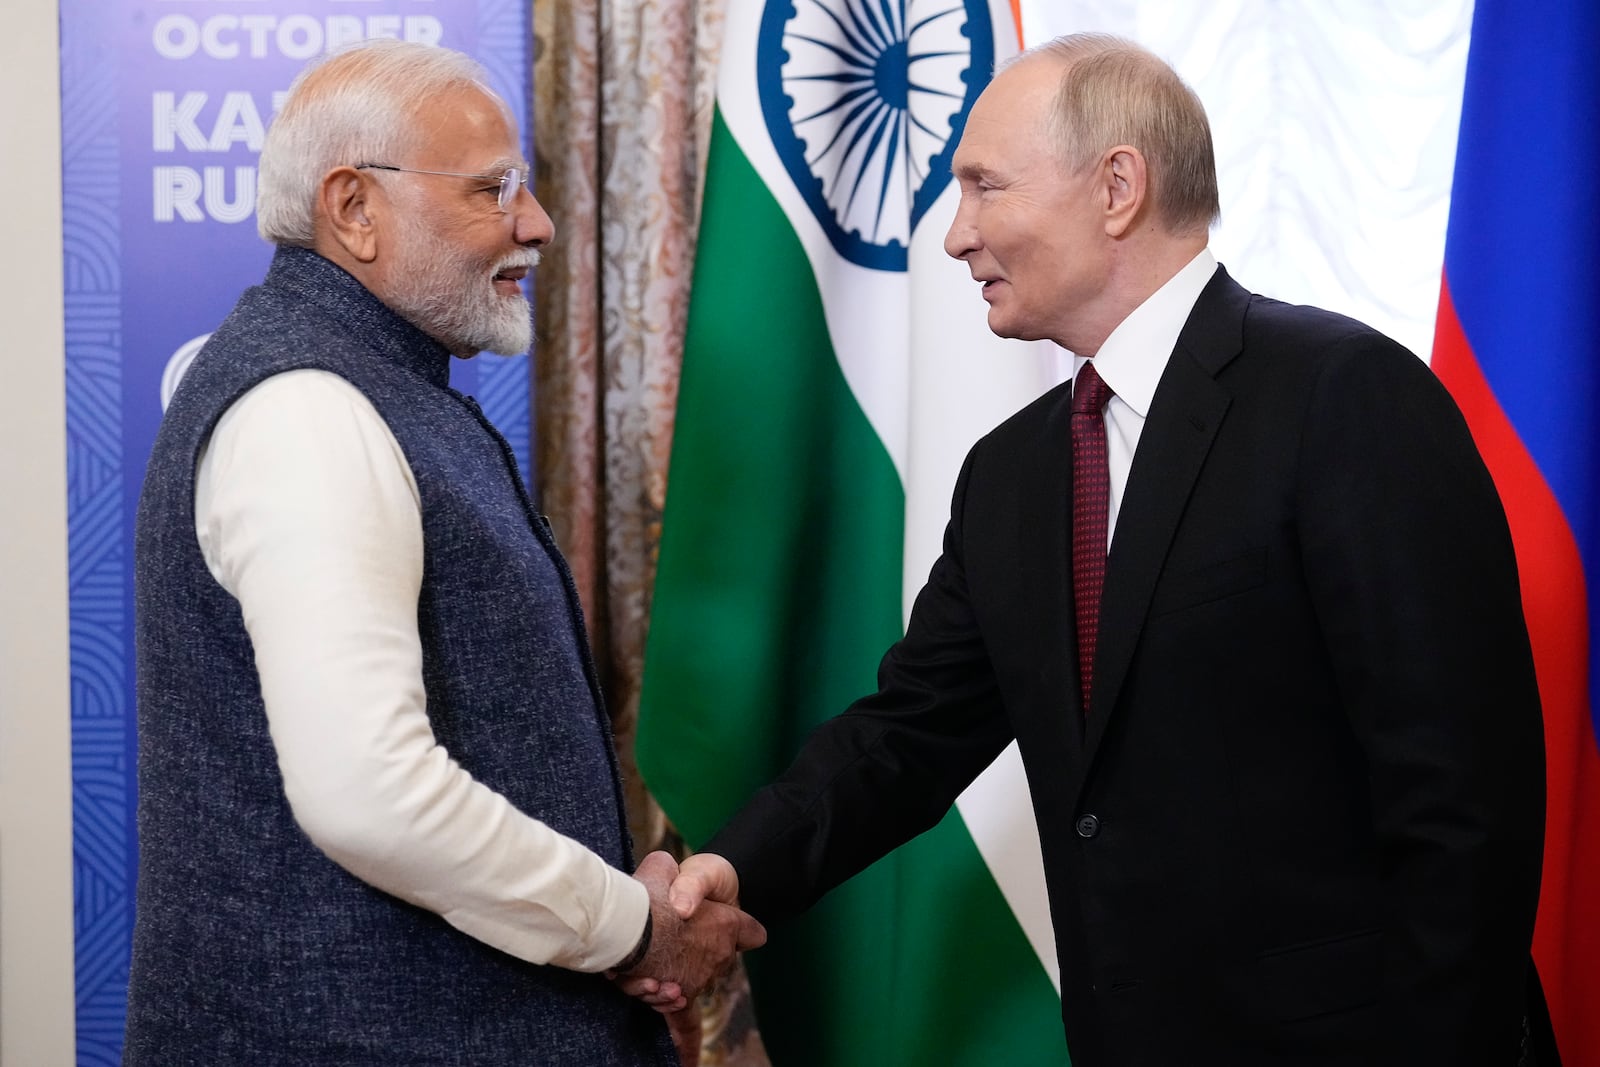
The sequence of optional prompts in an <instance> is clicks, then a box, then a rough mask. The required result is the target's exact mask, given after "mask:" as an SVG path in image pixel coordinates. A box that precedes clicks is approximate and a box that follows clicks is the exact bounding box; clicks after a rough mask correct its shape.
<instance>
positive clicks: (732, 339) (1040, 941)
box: [638, 0, 1067, 1067]
mask: <svg viewBox="0 0 1600 1067" xmlns="http://www.w3.org/2000/svg"><path fill="white" fill-rule="evenodd" d="M725 32H726V37H725V40H724V44H723V49H722V57H723V58H722V65H721V70H720V74H719V81H718V87H717V109H716V115H715V119H714V128H713V133H712V142H711V150H710V159H709V162H708V165H707V167H708V170H707V178H706V186H705V203H704V210H703V214H702V219H701V228H700V242H699V251H698V255H697V259H696V264H695V275H694V294H693V301H692V308H691V313H690V321H689V332H688V338H687V342H686V347H685V352H684V364H683V377H682V381H681V385H680V393H679V399H678V417H677V428H676V432H675V437H674V441H673V452H672V462H671V470H670V482H669V487H668V493H667V508H666V515H665V518H664V523H663V538H662V547H661V560H660V567H659V571H658V574H657V579H656V587H655V599H654V605H653V611H652V617H651V629H650V638H649V644H648V650H647V657H646V669H645V689H644V696H643V702H642V709H641V713H640V726H639V738H638V757H639V763H640V766H641V768H642V770H643V773H644V776H645V779H646V781H647V783H648V784H649V786H650V788H651V789H652V791H653V792H654V794H655V796H656V797H657V798H658V799H659V800H660V802H661V804H662V806H663V807H664V808H665V810H666V812H667V814H668V816H669V817H670V818H671V819H672V821H673V822H674V824H675V825H676V826H677V827H678V828H679V829H680V831H681V832H682V833H683V834H684V836H685V838H686V839H687V840H688V842H689V843H690V844H691V845H695V844H698V843H700V842H702V841H704V840H705V839H706V838H707V837H708V836H710V834H711V833H712V831H714V830H715V829H716V828H717V827H718V826H719V825H720V824H721V823H722V821H723V820H724V819H726V818H727V816H728V815H730V814H731V813H732V812H733V811H734V810H736V809H737V808H738V807H739V806H740V805H741V804H742V803H743V802H744V801H745V800H746V798H748V797H749V795H750V794H751V793H752V792H754V791H755V789H756V788H757V787H759V786H761V785H763V784H765V783H766V782H767V781H768V780H769V779H770V778H772V777H773V776H774V775H776V774H777V773H778V772H779V771H780V770H782V769H783V767H784V766H786V765H787V764H788V762H789V760H790V759H791V758H792V757H793V756H794V754H795V752H796V751H797V750H798V749H799V747H800V745H801V743H802V741H803V739H804V738H805V736H806V735H807V733H808V732H809V731H810V729H811V728H812V727H814V726H815V725H816V724H817V723H819V722H821V721H822V720H824V719H826V718H829V717H831V716H833V715H836V714H838V713H839V712H840V711H842V710H843V709H844V708H845V707H846V705H848V704H849V703H850V702H851V701H852V700H853V699H855V698H856V697H858V696H861V695H863V694H865V693H867V692H870V691H871V690H872V689H873V688H874V687H875V672H876V667H877V662H878V659H879V657H880V656H881V655H882V654H883V652H884V651H885V650H886V649H887V648H888V647H889V645H890V644H891V643H893V642H894V641H895V640H896V639H897V638H898V637H899V636H900V635H901V633H902V632H903V628H904V619H905V612H906V611H907V610H909V606H910V603H911V600H912V598H913V597H914V596H915V594H916V592H917V590H918V589H919V588H920V587H921V585H922V583H923V581H924V580H925V578H926V576H927V573H928V570H929V568H930V566H931V565H932V563H933V560H934V559H935V557H936V556H937V554H938V551H939V545H940V538H941V536H942V531H943V528H944V524H945V521H946V520H947V518H948V515H949V501H950V492H951V489H952V487H953V485H954V482H955V477H956V473H957V470H958V469H959V466H960V462H961V459H962V457H963V456H964V454H965V453H966V451H967V449H968V447H969V446H970V445H971V444H972V442H973V441H974V440H976V439H977V437H978V436H980V435H981V434H982V433H984V432H985V431H987V430H988V429H989V428H991V427H992V426H994V425H995V424H996V423H998V422H999V421H1000V420H1001V419H1003V418H1004V417H1005V416H1007V415H1009V414H1010V413H1011V412H1013V411H1015V410H1016V409H1017V408H1019V407H1021V406H1022V405H1023V404H1025V403H1026V402H1028V401H1029V400H1031V399H1032V398H1034V397H1035V396H1037V395H1038V394H1039V393H1041V392H1043V391H1044V390H1045V389H1046V388H1048V387H1049V386H1050V385H1052V384H1054V383H1055V382H1056V381H1057V380H1059V377H1060V374H1061V371H1062V367H1061V364H1060V359H1059V354H1058V352H1057V350H1055V349H1054V348H1053V347H1049V346H1043V347H1040V346H1031V345H1023V344H1019V343H1016V342H1004V341H1000V340H997V339H996V338H995V337H994V336H993V335H992V334H990V332H989V330H988V328H987V326H986V324H985V311H986V308H985V305H984V303H983V301H982V298H981V296H980V294H979V291H978V287H977V286H976V285H975V284H974V283H973V282H972V281H971V280H970V278H969V276H968V272H967V269H966V267H965V265H964V264H961V263H959V262H956V261H954V260H951V259H949V258H948V257H946V256H945V254H944V251H943V239H944V233H945V229H946V227H947V226H948V225H949V221H950V219H951V217H952V215H953V214H954V211H955V202H956V198H957V196H958V190H957V188H956V186H955V185H954V183H953V182H952V181H951V179H950V157H951V154H952V153H953V152H954V149H955V145H956V142H957V140H958V139H959V137H960V133H961V129H962V125H963V123H964V120H965V117H966V114H967V111H968V109H969V108H970V107H971V105H972V103H973V101H974V100H975V99H976V97H977V94H978V93H979V92H980V91H981V90H982V88H983V86H984V85H985V84H986V83H987V81H988V79H989V77H990V74H991V72H992V70H993V67H994V63H995V61H996V60H997V59H1000V58H1003V57H1004V56H1006V55H1009V54H1011V53H1012V52H1014V51H1015V50H1016V48H1017V42H1018V39H1019V34H1018V27H1017V23H1016V19H1015V17H1014V14H1013V10H1012V6H1011V5H1010V4H1009V3H1006V2H1004V0H994V2H991V0H964V2H963V0H772V2H769V3H766V4H761V3H755V2H750V3H744V2H741V3H737V4H730V5H729V11H728V14H727V19H726V29H725ZM857 817H859V818H862V819H870V818H873V813H872V812H870V811H863V812H859V813H857ZM749 966H750V971H751V975H752V981H753V983H754V986H755V999H756V1010H757V1013H758V1017H759V1022H760V1026H761V1031H762V1036H763V1039H764V1040H765V1042H766V1045H767V1049H768V1051H769V1053H770V1055H771V1057H772V1060H773V1062H774V1064H776V1065H778V1067H791V1065H793V1067H816V1065H823V1067H842V1065H848V1064H874V1065H876V1064H889V1063H905V1064H915V1063H929V1064H932V1063H938V1064H949V1065H961V1064H972V1065H979V1064H982V1065H990V1064H996V1063H1004V1064H1019V1065H1030V1064H1062V1063H1066V1062H1067V1053H1066V1049H1065V1046H1064V1042H1063V1039H1062V1033H1061V1020H1060V994H1059V978H1058V975H1057V970H1056V963H1055V947H1054V941H1053V938H1052V936H1051V931H1050V922H1049V915H1048V911H1047V908H1046V904H1045V897H1044V876H1043V868H1042V864H1041V861H1040V858H1039V845H1038V837H1037V833H1036V831H1035V828H1034V824H1033V818H1032V814H1031V810H1030V807H1029V804H1028V797H1027V789H1026V785H1025V783H1024V779H1023V774H1022V768H1021V763H1020V761H1019V760H1018V759H1017V757H1016V754H1015V750H1014V748H1013V750H1011V751H1009V752H1007V753H1006V754H1005V755H1004V756H1002V757H1001V759H1000V760H999V761H997V762H996V763H995V765H994V766H993V767H991V768H990V770H989V771H988V772H987V773H986V774H985V775H984V776H983V777H982V778H980V779H979V781H978V782H977V783H975V784H974V785H973V787H972V788H971V789H970V790H969V791H968V792H967V793H966V794H965V795H964V796H963V797H962V798H961V800H960V802H959V804H958V806H957V810H955V811H952V812H951V813H950V814H949V816H948V817H946V819H945V820H944V821H943V822H942V823H941V824H940V825H939V826H938V827H937V828H936V829H935V830H933V831H931V832H929V833H927V834H925V835H923V836H922V837H920V838H918V839H917V840H915V841H913V842H911V843H910V844H908V845H907V846H905V847H904V848H902V849H900V850H899V851H897V852H896V853H894V854H893V855H891V856H889V857H887V858H885V859H884V860H882V861H881V862H879V863H878V864H877V865H875V866H874V867H872V868H871V869H869V870H868V871H866V872H865V873H863V874H862V875H860V876H858V877H857V878H855V879H854V880H852V881H851V882H849V883H847V884H846V885H845V886H843V887H841V888H839V889H837V890H835V891H834V892H833V893H831V894H829V895H828V897H826V898H825V899H824V900H823V902H822V903H821V904H819V905H818V906H817V907H816V908H815V909H813V910H812V911H811V912H810V913H809V914H808V915H807V916H805V917H804V918H803V919H801V920H800V921H799V922H798V923H796V924H791V925H788V926H785V927H782V928H780V929H779V930H777V931H775V932H774V936H773V939H772V941H771V943H770V944H769V945H768V947H766V948H764V949H762V950H761V951H760V952H758V953H755V954H754V955H753V956H751V957H750V959H749Z"/></svg>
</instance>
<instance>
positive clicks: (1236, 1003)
mask: <svg viewBox="0 0 1600 1067" xmlns="http://www.w3.org/2000/svg"><path fill="white" fill-rule="evenodd" d="M1069 396H1070V392H1069V387H1068V386H1065V385H1063V386H1061V387H1059V388H1057V389H1055V390H1053V391H1051V392H1049V393H1047V394H1046V395H1044V396H1043V397H1041V398H1040V399H1039V400H1037V401H1036V402H1035V403H1033V404H1031V405H1030V406H1028V407H1027V408H1025V409H1024V410H1022V411H1021V412H1019V413H1018V414H1016V415H1015V416H1013V417H1012V418H1011V419H1009V420H1008V421H1006V422H1005V423H1003V424H1002V425H1001V426H1000V427H998V428H997V429H995V430H994V431H993V432H992V433H990V434H989V435H988V436H986V437H985V438H984V439H983V440H981V441H979V442H978V444H977V445H976V446H974V448H973V449H972V451H971V453H970V454H969V456H968V457H967V461H966V464H965V466H964V468H963V469H962V471H961V475H960V478H959V480H958V483H957V486H956V490H955V495H954V503H953V506H952V510H951V518H950V524H949V527H948V529H947V531H946V534H945V544H944V552H943V555H942V556H941V558H940V559H939V560H938V562H937V563H936V564H935V566H934V568H933V571H932V573H931V575H930V577H929V579H928V584H927V586H926V587H925V588H924V589H923V590H922V592H921V593H920V594H919V596H918V598H917V601H916V605H915V608H914V610H913V612H912V617H911V622H910V625H909V628H908V632H907V634H906V636H905V638H904V639H903V640H902V641H900V642H899V643H897V644H896V645H895V646H894V647H893V648H892V649H891V650H890V651H889V653H888V654H887V655H886V656H885V658H884V660H883V663H882V666H881V667H880V670H879V686H880V688H879V690H878V692H877V693H876V694H874V695H872V696H869V697H867V698H865V699H863V700H861V701H859V702H858V703H857V704H855V705H854V706H853V707H851V708H850V709H849V710H848V711H847V712H846V713H845V714H843V715H841V716H839V717H838V718H836V719H834V720H831V721H830V722H828V723H827V724H825V725H824V726H823V727H821V728H820V729H819V730H818V731H817V732H816V733H815V734H814V735H813V737H812V738H811V739H810V740H809V741H808V743H807V745H806V746H805V748H804V749H803V751H802V752H801V754H800V756H799V757H798V759H797V760H796V762H795V763H794V765H793V766H792V767H791V768H790V769H789V770H788V771H787V772H786V773H785V774H784V776H783V777H782V778H780V779H779V780H778V781H776V782H774V783H773V784H772V785H771V786H769V787H767V788H766V789H765V790H763V791H762V792H761V793H759V794H757V796H756V797H755V798H754V799H753V800H752V801H751V803H750V804H749V805H747V806H746V808H745V809H744V810H743V811H741V812H740V813H739V814H738V815H737V816H735V818H734V819H733V820H732V821H731V822H730V823H729V824H728V826H726V827H725V828H724V829H723V830H722V831H721V832H720V833H719V834H718V836H717V837H716V838H715V839H714V840H713V841H712V842H710V843H709V844H708V845H707V846H706V848H707V851H711V852H717V853H721V854H723V855H726V856H727V857H728V858H729V859H731V860H732V862H733V863H734V866H735V867H736V869H737V870H738V872H739V874H740V879H741V891H742V899H743V902H744V904H745V906H746V907H747V908H749V909H750V910H751V911H752V912H753V913H754V914H755V915H757V916H758V917H759V918H762V919H764V920H768V921H776V920H779V919H781V918H782V917H783V916H784V915H786V914H790V913H793V912H795V911H797V910H800V909H803V908H805V907H807V906H809V905H810V904H811V903H812V902H813V901H815V900H816V898H817V897H818V896H819V895H820V894H822V893H824V892H826V891H827V890H828V889H829V888H831V887H833V886H834V885H837V884H838V883H839V882H841V881H843V880H844V879H846V878H848V877H849V876H850V875H852V874H854V873H856V872H857V871H859V870H860V869H861V868H862V867H864V866H865V865H867V864H868V863H870V862H872V861H873V860H875V859H877V858H878V857H880V856H881V855H883V854H884V853H885V852H887V851H888V850H890V849H892V848H894V847H895V846H897V845H899V844H901V843H902V842H904V841H905V840H907V839H909V838H910V837H912V836H914V835H915V834H917V833H920V832H921V831H923V830H924V829H926V828H928V827H930V826H932V825H933V824H934V823H936V822H937V821H938V820H939V818H940V817H942V816H943V814H944V813H945V812H946V810H947V809H948V808H949V806H950V804H951V803H952V802H953V801H954V799H955V797H956V796H957V795H958V794H959V793H960V791H961V790H962V789H963V788H964V787H965V786H966V785H967V784H968V783H969V782H970V781H971V780H972V779H973V778H974V777H975V776H976V775H977V774H978V773H979V772H980V771H981V770H982V769H983V768H984V767H985V766H986V765H987V764H988V763H989V762H990V761H991V760H992V759H993V757H994V756H995V755H997V754H998V753H999V751H1000V750H1001V749H1002V748H1003V747H1004V746H1005V745H1006V744H1007V743H1008V742H1009V741H1010V740H1011V739H1012V738H1013V737H1015V738H1016V739H1017V740H1018V742H1019V744H1020V749H1021V753H1022V758H1023V762H1024V764H1025V766H1026V768H1027V774H1028V782H1029V786H1030V789H1031V792H1032V797H1033V804H1034V810H1035V814H1036V816H1037V818H1038V824H1039V832H1040V836H1041V839H1042V843H1043V850H1044V860H1045V870H1046V875H1047V880H1048V883H1049V889H1050V901H1051V913H1052V917H1053V920H1054V925H1055V931H1056V938H1057V943H1058V950H1059V956H1060V963H1061V973H1062V1015H1063V1019H1064V1022H1065V1027H1066V1034H1067V1041H1068V1045H1069V1047H1070V1050H1071V1052H1072V1055H1073V1060H1074V1063H1076V1064H1078V1065H1079V1067H1096V1065H1101V1064H1117V1065H1122V1064H1129V1065H1132V1064H1139V1065H1145V1064H1150V1065H1175V1064H1228V1065H1242V1064H1258V1063H1259V1064H1296V1065H1305V1064H1330V1065H1331V1064H1341V1065H1344V1064H1348V1065H1357V1064H1359V1065H1362V1067H1366V1065H1370V1064H1373V1063H1383V1062H1393V1063H1418V1064H1424V1063H1426V1064H1432V1063H1438V1064H1452V1065H1460V1064H1477V1063H1483V1064H1491V1063H1492V1064H1497V1065H1505V1064H1512V1063H1515V1062H1516V1059H1517V1043H1518V1037H1519V1030H1520V1025H1521V1018H1522V1011H1523V989H1524V978H1525V969H1526V966H1527V958H1528V949H1529V943H1530V940H1531V936H1532V929H1533V917H1534V909H1535V904H1536V901H1537V897H1538V887H1539V868H1540V859H1541V847H1542V840H1543V836H1542V833H1543V814H1544V768H1543V736H1542V730H1541V723H1540V715H1539V703H1538V692H1537V689H1536V687H1535V682H1534V674H1533V664H1532V657H1531V654H1530V651H1529V646H1528V638H1527V632H1526V629H1525V626H1524V623H1523V617H1522V608H1521V601H1520V596H1519V589H1518V582H1517V574H1516V565H1515V560H1514V557H1513V554H1512V547H1511V541H1510V536H1509V533H1508V531H1507V527H1506V521H1505V517H1504V514H1503V512H1502V510H1501V506H1500V502H1499V498H1498V495H1497V494H1496V492H1495V489H1494V486H1493V484H1492V482H1491V481H1490V478H1489V475H1488V473H1487V472H1486V471H1485V469H1484V466H1483V463H1482V461H1481V460H1480V458H1479V456H1478V453H1477V451H1476V449H1475V448H1474V446H1473V443H1472V440H1471V438H1470V436H1469V434H1468V431H1467V428H1466V426H1465V424H1464V422H1463V420H1462V419H1461V417H1460V414H1459V413H1458V412H1457V410H1456V408H1455V406H1454V404H1453V403H1452V402H1451V400H1450V398H1449V397H1448V395H1447V394H1446V393H1445V392H1444V390H1443V389H1442V388H1441V386H1440V385H1439V384H1438V382H1437V380H1436V379H1435V378H1434V377H1433V375H1432V374H1431V373H1430V372H1429V371H1428V369H1427V367H1426V366H1424V365H1423V364H1422V363H1421V362H1420V361H1419V360H1417V359H1416V358H1415V357H1413V356H1412V355H1411V354H1410V353H1408V352H1406V351H1405V350H1404V349H1403V348H1401V347H1400V346H1399V345H1397V344H1395V343H1394V342H1392V341H1390V340H1388V339H1387V338H1385V337H1383V336H1381V335H1380V334H1377V333H1376V332H1374V331H1372V330H1370V329H1368V328H1367V327H1364V326H1362V325H1360V324H1359V323H1355V322H1352V321H1351V320H1348V319H1345V318H1342V317H1339V316H1336V315H1332V314H1329V313H1326V312H1322V311H1318V310H1315V309H1311V308H1302V307H1292V306H1289V305H1285V304H1281V303H1278V302H1276V301H1272V300H1267V299H1264V298H1261V297H1256V296H1252V295H1250V294H1249V293H1247V292H1246V291H1245V290H1243V289H1242V288H1240V287H1239V286H1238V285H1237V284H1236V283H1234V282H1233V281H1232V279H1230V278H1229V277H1228V276H1227V274H1226V273H1225V272H1224V271H1222V270H1220V269H1219V270H1218V271H1217V274H1216V276H1215V277H1213V279H1212V280H1211V282H1210V283H1209V284H1208V285H1207V287H1206V289H1205V290H1204V292H1203V293H1202V294H1201V296H1200V299H1199V301H1198V302H1197V304H1196V306H1195V308H1194V311H1193V312H1192V314H1191V315H1190V317H1189V320H1188V322H1187V324H1186V325H1185V327H1184V329H1183V332H1182V335H1181V336H1180V338H1179V340H1178V344H1177V346H1176V348H1175V349H1174V351H1173V353H1172V356H1171V358H1170V360H1169V361H1168V364H1167V367H1166V370H1165V372H1164V374H1163V376H1162V378H1161V382H1160V385H1159V386H1158V388H1157V389H1156V392H1155V395H1154V399H1153V401H1152V403H1151V408H1150V412H1149V417H1148V420H1147V422H1146V424H1145V427H1144V431H1143V434H1142V437H1141V439H1140V442H1139V447H1138V451H1137V454H1136V456H1135V457H1134V462H1133V467H1132V470H1131V472H1130V475H1129V479H1128V484H1127V490H1126V493H1125V495H1124V499H1123V502H1122V506H1121V511H1120V513H1119V517H1118V520H1117V526H1116V531H1115V535H1114V537H1113V540H1112V545H1111V551H1110V555H1109V559H1108V563H1107V576H1106V584H1105V590H1104V594H1103V603H1102V607H1101V623H1100V642H1099V648H1098V650H1097V653H1096V654H1097V659H1096V663H1095V679H1096V682H1095V685H1096V689H1095V692H1094V694H1093V697H1092V702H1093V707H1092V708H1090V709H1089V711H1088V713H1087V715H1086V714H1085V711H1084V709H1083V708H1082V707H1081V706H1080V700H1079V697H1078V678H1077V675H1078V671H1077V666H1076V664H1077V656H1076V650H1075V638H1074V628H1073V610H1072V583H1071V575H1070V558H1071V541H1072V536H1071V529H1070V526H1071V506H1070V503H1071V499H1072V484H1071V483H1072V470H1071V452H1070V447H1069V433H1068V412H1069V407H1070V404H1069ZM780 936H781V935H780ZM953 995H956V996H958V995H959V991H953Z"/></svg>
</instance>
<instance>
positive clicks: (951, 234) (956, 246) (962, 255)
mask: <svg viewBox="0 0 1600 1067" xmlns="http://www.w3.org/2000/svg"><path fill="white" fill-rule="evenodd" d="M969 200H970V198H969V197H968V196H966V195H965V194H963V195H962V197H961V199H960V200H959V201H958V202H957V204H956V215H955V218H953V219H951V220H950V229H949V230H947V231H945V235H944V254H945V255H947V256H949V257H950V258H951V259H966V258H967V257H968V256H969V255H971V254H972V253H973V252H976V251H977V250H978V244H979V242H978V227H977V226H976V225H974V223H973V219H972V215H973V209H972V208H970V207H969V206H968V201H969Z"/></svg>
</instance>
